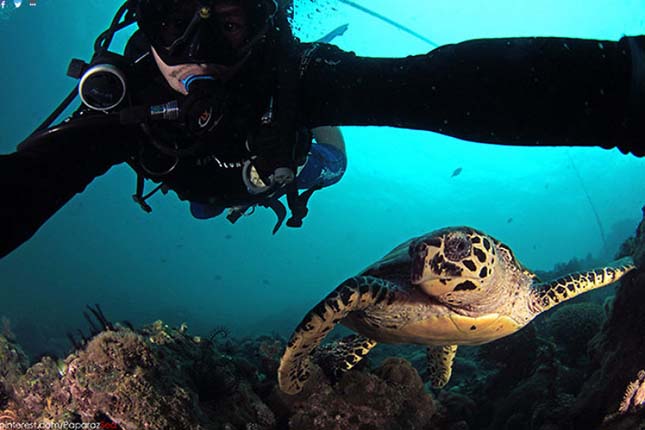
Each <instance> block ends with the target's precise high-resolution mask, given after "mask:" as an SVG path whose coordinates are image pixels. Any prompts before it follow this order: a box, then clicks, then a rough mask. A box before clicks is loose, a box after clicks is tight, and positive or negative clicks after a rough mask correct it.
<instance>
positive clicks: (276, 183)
mask: <svg viewBox="0 0 645 430" xmlns="http://www.w3.org/2000/svg"><path fill="white" fill-rule="evenodd" d="M295 178H296V175H295V169H292V168H290V167H286V166H278V167H275V166H274V164H273V163H272V162H271V161H267V160H266V159H262V158H259V157H255V158H253V159H252V160H249V161H247V162H246V163H245V165H244V168H243V170H242V179H243V181H244V184H245V185H246V188H247V191H248V192H249V193H251V194H262V193H266V192H272V191H276V190H278V189H282V188H285V187H286V186H287V185H289V184H291V183H292V182H293V181H294V180H295Z"/></svg>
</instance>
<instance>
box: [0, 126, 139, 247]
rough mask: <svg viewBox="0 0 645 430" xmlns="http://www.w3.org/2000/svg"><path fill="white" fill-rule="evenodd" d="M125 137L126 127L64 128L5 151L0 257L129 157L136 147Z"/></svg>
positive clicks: (0, 159)
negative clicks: (69, 130)
mask: <svg viewBox="0 0 645 430" xmlns="http://www.w3.org/2000/svg"><path fill="white" fill-rule="evenodd" d="M130 138H131V137H130ZM126 139H128V136H127V135H125V134H124V133H123V132H115V131H111V132H108V131H107V130H101V129H96V130H93V131H92V132H89V133H84V134H79V133H60V134H58V135H56V136H53V137H50V138H48V139H44V140H43V141H42V142H38V143H35V144H32V145H30V146H29V147H27V148H25V149H21V150H18V151H16V152H14V153H11V154H5V155H0V198H2V205H1V206H0V257H4V256H5V255H7V254H8V253H10V252H11V251H13V250H14V249H15V248H17V247H18V246H19V245H20V244H22V243H23V242H25V241H26V240H27V239H29V238H30V237H31V236H33V234H34V233H35V232H36V231H37V230H38V228H40V226H41V225H43V224H44V223H45V221H47V219H49V217H51V216H52V215H53V214H54V213H55V212H56V211H58V210H59V209H60V208H61V207H63V205H65V203H67V202H68V201H69V200H70V199H71V198H72V197H73V196H74V194H76V193H80V192H82V191H83V190H84V189H85V187H86V186H87V185H88V184H89V183H90V182H91V181H92V180H93V179H94V178H95V177H97V176H100V175H102V174H104V173H105V172H107V170H108V169H109V168H110V167H111V166H113V165H115V164H118V163H121V162H123V161H125V160H126V159H127V157H128V156H129V153H130V151H131V149H130V148H131V147H132V145H129V144H127V143H128V142H127V140H126Z"/></svg>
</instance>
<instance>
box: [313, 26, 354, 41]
mask: <svg viewBox="0 0 645 430" xmlns="http://www.w3.org/2000/svg"><path fill="white" fill-rule="evenodd" d="M347 28H349V24H343V25H341V26H340V27H337V28H335V29H333V30H332V31H330V32H329V33H327V34H325V35H324V36H323V37H321V38H320V39H318V40H317V41H316V42H321V43H330V42H331V41H332V40H334V39H335V38H337V37H339V36H342V35H343V34H345V32H346V31H347Z"/></svg>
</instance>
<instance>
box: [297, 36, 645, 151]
mask: <svg viewBox="0 0 645 430" xmlns="http://www.w3.org/2000/svg"><path fill="white" fill-rule="evenodd" d="M644 44H645V41H644V40H643V38H642V37H640V38H623V39H621V40H620V42H612V41H598V40H585V39H566V38H509V39H481V40H471V41H467V42H463V43H459V44H455V45H446V46H442V47H440V48H437V49H435V50H433V51H431V52H430V53H428V54H426V55H418V56H411V57H407V58H399V59H393V58H364V57H357V56H355V55H354V54H352V53H347V52H343V51H341V50H339V49H338V48H336V47H333V46H330V45H320V47H319V48H318V49H316V50H315V51H314V52H313V54H312V58H311V60H310V61H308V62H307V67H306V69H305V70H304V72H303V90H304V93H303V96H304V98H303V100H304V101H303V109H304V112H305V115H306V118H307V121H308V125H309V126H312V127H313V126H318V125H326V124H329V125H343V124H347V125H390V126H395V127H405V128H416V129H424V130H431V131H436V132H439V133H443V134H447V135H451V136H455V137H458V138H461V139H465V140H472V141H478V142H488V143H499V144H511V145H570V146H578V145H581V146H592V145H597V146H602V147H605V148H609V147H613V146H618V147H620V148H621V149H622V150H623V151H632V152H634V153H636V154H639V155H642V154H643V153H645V149H644V148H643V147H644V146H645V142H644V140H645V125H644V124H645V121H644V120H643V118H644V117H643V115H644V113H643V103H644V102H643V98H644V96H643V91H645V90H644V89H643V83H642V79H643V77H642V74H643V71H642V68H643V65H642V61H643V59H642V58H641V59H640V60H637V61H635V63H634V67H632V58H634V59H635V60H636V59H637V57H638V53H639V52H642V49H643V45H644ZM638 49H640V50H641V51H638ZM641 56H642V54H641ZM639 68H640V69H639ZM639 70H640V71H639ZM639 74H640V75H639ZM639 80H640V84H639V83H638V82H639ZM639 85H640V86H639Z"/></svg>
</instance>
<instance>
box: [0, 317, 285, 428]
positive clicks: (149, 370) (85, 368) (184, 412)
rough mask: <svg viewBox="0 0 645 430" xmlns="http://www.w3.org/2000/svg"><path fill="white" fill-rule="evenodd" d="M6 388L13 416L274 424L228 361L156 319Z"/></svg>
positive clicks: (156, 423) (105, 336)
mask: <svg viewBox="0 0 645 430" xmlns="http://www.w3.org/2000/svg"><path fill="white" fill-rule="evenodd" d="M3 382H4V378H3ZM11 387H12V389H11V393H10V395H9V399H8V401H7V405H6V406H5V407H4V408H3V409H4V410H5V412H4V415H7V414H8V415H7V416H10V417H11V418H12V419H13V420H15V421H25V422H72V423H81V422H83V423H96V422H101V423H110V424H113V425H115V426H118V428H121V429H123V430H130V429H146V428H149V429H158V430H161V429H177V428H191V429H225V428H227V429H231V430H234V429H249V428H253V429H255V430H262V429H271V428H274V426H275V418H274V415H273V413H272V412H271V410H270V409H269V408H268V407H267V406H266V405H265V404H264V403H263V402H262V401H261V400H260V398H259V397H258V396H257V395H256V394H255V393H254V391H253V389H252V387H251V383H250V382H249V380H248V379H245V378H244V377H242V376H241V374H240V371H239V369H238V367H236V365H235V363H234V362H233V361H232V360H230V359H228V358H225V357H223V356H221V355H220V354H218V353H217V351H216V350H214V349H213V348H211V345H210V343H208V342H206V341H204V340H203V339H201V338H199V337H191V336H188V335H187V333H186V331H185V328H184V327H182V328H180V329H179V330H177V329H172V328H169V327H168V326H166V325H165V324H163V323H162V322H161V321H158V322H156V323H154V324H152V325H151V326H147V327H144V328H143V329H142V330H140V331H133V330H131V329H128V328H118V329H115V330H109V331H103V332H101V333H99V334H97V335H96V336H95V337H93V338H92V339H91V340H89V341H88V342H87V343H86V344H85V345H84V347H83V348H82V349H80V350H78V351H77V352H75V353H74V354H71V355H70V356H68V357H67V358H66V359H65V360H64V362H63V363H56V362H55V361H54V360H53V359H51V358H49V357H44V358H43V359H42V360H41V361H40V362H38V363H36V364H35V365H34V366H32V367H31V368H29V369H28V370H27V371H26V372H25V373H24V374H22V375H21V376H20V377H19V378H18V379H17V381H15V382H14V383H12V384H11ZM7 411H11V412H7ZM115 428H117V427H115Z"/></svg>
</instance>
